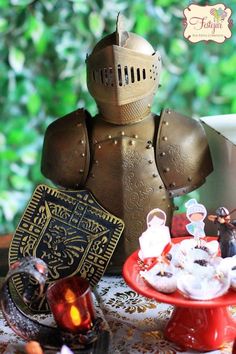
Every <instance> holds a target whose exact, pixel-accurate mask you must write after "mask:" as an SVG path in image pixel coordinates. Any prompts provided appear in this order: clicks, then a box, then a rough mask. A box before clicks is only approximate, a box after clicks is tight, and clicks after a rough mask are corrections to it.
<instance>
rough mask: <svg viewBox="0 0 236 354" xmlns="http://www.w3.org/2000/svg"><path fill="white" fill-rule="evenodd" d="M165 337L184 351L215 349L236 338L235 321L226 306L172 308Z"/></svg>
mask: <svg viewBox="0 0 236 354" xmlns="http://www.w3.org/2000/svg"><path fill="white" fill-rule="evenodd" d="M165 337H166V338H167V339H168V340H170V341H172V342H175V343H177V344H179V345H180V346H181V347H183V348H191V349H195V350H198V351H209V350H214V349H218V348H220V347H221V346H222V345H223V344H225V343H226V342H230V341H233V340H234V338H236V321H235V320H234V319H233V318H232V317H231V315H230V313H229V311H228V308H227V307H213V308H186V307H175V309H174V311H173V314H172V317H171V318H170V320H169V322H168V324H167V326H166V329H165Z"/></svg>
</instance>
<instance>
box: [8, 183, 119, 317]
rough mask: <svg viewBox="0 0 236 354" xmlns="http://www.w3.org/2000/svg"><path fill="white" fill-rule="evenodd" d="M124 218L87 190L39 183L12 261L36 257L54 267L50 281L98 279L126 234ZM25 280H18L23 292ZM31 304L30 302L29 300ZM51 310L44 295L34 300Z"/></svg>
mask: <svg viewBox="0 0 236 354" xmlns="http://www.w3.org/2000/svg"><path fill="white" fill-rule="evenodd" d="M123 228H124V223H123V221H122V220H120V219H119V218H117V217H115V216H114V215H112V214H111V213H109V212H107V211H106V210H105V209H104V208H103V207H101V206H100V204H98V202H97V201H96V199H95V198H94V197H93V195H92V194H91V193H90V192H88V191H86V190H81V191H64V190H63V191H62V190H58V189H54V188H50V187H48V186H45V185H39V186H38V187H37V188H36V190H35V192H34V194H33V196H32V200H31V201H30V203H29V205H28V206H27V208H26V210H25V212H24V214H23V217H22V219H21V221H20V223H19V225H18V227H17V229H16V232H15V234H14V236H13V239H12V242H11V245H10V250H9V263H10V264H12V263H14V262H15V261H17V260H18V259H20V258H23V257H27V256H35V257H38V258H41V259H42V260H43V261H44V262H45V263H46V264H47V266H48V270H49V276H48V282H49V283H50V282H52V281H55V280H57V279H59V278H64V277H66V276H69V275H73V274H78V275H80V276H82V277H84V278H86V279H88V280H89V282H90V284H91V286H94V285H96V284H97V283H98V281H99V279H100V278H101V276H102V275H103V273H104V272H105V269H106V267H107V265H108V263H109V261H110V258H111V256H112V254H113V251H114V249H115V247H116V245H117V243H118V240H119V238H120V235H121V234H122V231H123ZM23 284H24V282H23V279H22V278H21V277H20V276H18V277H17V279H15V287H16V288H17V291H18V292H19V294H20V295H21V296H22V293H23V290H24V289H23ZM26 305H27V304H26ZM28 306H32V307H30V310H32V311H35V312H37V311H39V312H40V311H45V310H46V309H47V305H46V303H45V301H44V300H41V302H40V303H33V304H31V305H30V304H28Z"/></svg>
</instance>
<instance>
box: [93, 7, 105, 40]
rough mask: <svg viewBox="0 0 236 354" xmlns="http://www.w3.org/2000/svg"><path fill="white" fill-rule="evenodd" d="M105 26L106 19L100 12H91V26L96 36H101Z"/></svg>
mask: <svg viewBox="0 0 236 354" xmlns="http://www.w3.org/2000/svg"><path fill="white" fill-rule="evenodd" d="M104 26H105V24H104V20H103V18H102V17H101V15H100V14H99V13H97V12H91V13H90V14H89V27H90V30H91V31H92V33H93V34H94V35H95V36H96V37H100V36H101V34H102V32H103V29H104Z"/></svg>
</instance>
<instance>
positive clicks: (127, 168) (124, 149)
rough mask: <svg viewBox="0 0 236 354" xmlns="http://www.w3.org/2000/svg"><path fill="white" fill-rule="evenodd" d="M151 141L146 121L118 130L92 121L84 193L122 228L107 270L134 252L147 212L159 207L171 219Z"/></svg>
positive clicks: (151, 120) (150, 123)
mask: <svg viewBox="0 0 236 354" xmlns="http://www.w3.org/2000/svg"><path fill="white" fill-rule="evenodd" d="M154 137H155V119H154V117H152V116H151V117H150V118H148V119H146V120H145V121H144V122H141V123H139V124H133V125H129V126H123V127H122V126H115V125H112V124H109V123H106V122H101V121H98V124H97V125H96V123H95V126H94V128H93V133H92V144H91V156H92V163H91V168H90V173H89V176H88V179H87V182H86V188H88V189H89V190H90V191H91V192H92V193H93V194H94V196H95V197H96V198H97V200H98V201H99V202H100V203H101V205H102V206H104V208H105V209H107V210H109V211H110V212H111V213H113V214H114V215H116V216H118V217H120V218H122V219H123V220H124V222H125V231H124V233H123V235H122V237H121V239H120V241H119V243H118V246H117V248H116V250H115V253H114V255H113V258H112V262H113V264H112V262H111V267H112V269H113V270H115V268H116V264H115V263H116V260H117V261H118V260H119V264H120V259H121V258H123V260H125V259H126V257H127V255H128V254H130V253H131V252H133V251H135V250H136V249H137V248H138V238H139V236H140V235H141V233H142V232H143V231H144V230H145V229H146V215H147V214H148V212H149V211H150V210H151V209H153V208H155V207H159V208H161V209H163V210H164V211H165V212H166V213H167V216H168V217H169V218H170V216H171V213H172V203H171V201H170V199H169V196H168V192H167V191H166V189H165V187H164V184H163V182H162V180H161V178H160V175H159V173H158V169H157V166H156V162H155V151H154V147H153V145H155V144H153V140H154ZM117 255H119V257H118V256H117ZM117 270H118V269H117ZM119 270H120V269H119Z"/></svg>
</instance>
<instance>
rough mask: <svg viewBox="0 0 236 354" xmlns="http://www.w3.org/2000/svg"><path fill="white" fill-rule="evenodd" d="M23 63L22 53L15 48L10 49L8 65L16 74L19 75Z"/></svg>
mask: <svg viewBox="0 0 236 354" xmlns="http://www.w3.org/2000/svg"><path fill="white" fill-rule="evenodd" d="M24 62H25V55H24V53H23V52H22V51H21V50H19V49H17V48H16V47H11V48H10V50H9V63H10V65H11V67H12V68H13V69H14V70H15V72H16V73H20V72H21V71H22V69H23V66H24Z"/></svg>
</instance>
